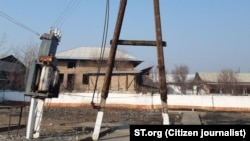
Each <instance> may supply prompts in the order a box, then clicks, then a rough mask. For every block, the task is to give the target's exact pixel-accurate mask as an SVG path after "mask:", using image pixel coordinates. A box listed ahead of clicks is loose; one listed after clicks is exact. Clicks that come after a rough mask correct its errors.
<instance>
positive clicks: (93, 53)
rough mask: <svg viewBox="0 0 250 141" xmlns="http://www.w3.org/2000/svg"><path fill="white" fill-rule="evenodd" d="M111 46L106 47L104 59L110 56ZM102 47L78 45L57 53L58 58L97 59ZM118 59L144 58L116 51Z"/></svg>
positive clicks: (132, 59)
mask: <svg viewBox="0 0 250 141" xmlns="http://www.w3.org/2000/svg"><path fill="white" fill-rule="evenodd" d="M109 52H110V48H107V47H105V51H104V55H103V59H104V60H107V59H108V57H109ZM100 54H101V48H100V47H78V48H74V49H70V50H66V51H62V52H59V53H56V57H57V58H58V59H82V60H93V59H94V60H96V59H99V58H100ZM115 59H116V60H129V61H140V62H142V60H140V59H138V58H136V57H134V56H131V55H129V54H127V53H125V52H122V51H119V50H117V51H116V58H115Z"/></svg>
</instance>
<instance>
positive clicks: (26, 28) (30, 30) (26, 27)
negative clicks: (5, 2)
mask: <svg viewBox="0 0 250 141" xmlns="http://www.w3.org/2000/svg"><path fill="white" fill-rule="evenodd" d="M0 16H1V17H3V18H5V19H6V20H8V21H10V22H12V23H14V24H16V25H18V26H19V27H21V28H23V29H25V30H27V31H29V32H32V33H34V34H36V35H37V36H40V35H41V34H40V33H38V32H36V31H34V30H33V29H31V28H29V27H28V26H25V25H24V24H22V23H21V22H19V21H17V20H16V19H14V18H12V17H10V16H9V15H7V14H5V13H4V12H2V11H0Z"/></svg>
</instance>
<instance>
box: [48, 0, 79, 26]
mask: <svg viewBox="0 0 250 141" xmlns="http://www.w3.org/2000/svg"><path fill="white" fill-rule="evenodd" d="M80 2H81V0H70V1H69V3H68V5H67V7H66V8H65V9H64V11H63V12H62V13H61V15H60V16H59V17H58V18H57V20H56V21H55V23H54V24H53V26H52V27H61V26H62V25H63V24H64V23H65V22H66V20H67V19H68V18H69V16H70V14H72V12H73V10H75V9H76V7H77V6H78V5H79V3H80Z"/></svg>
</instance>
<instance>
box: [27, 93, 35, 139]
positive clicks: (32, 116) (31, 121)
mask: <svg viewBox="0 0 250 141" xmlns="http://www.w3.org/2000/svg"><path fill="white" fill-rule="evenodd" d="M36 104H37V100H36V99H35V98H33V97H32V98H31V100H30V111H29V117H28V123H27V130H26V139H31V138H32V136H33V129H34V120H35V110H36Z"/></svg>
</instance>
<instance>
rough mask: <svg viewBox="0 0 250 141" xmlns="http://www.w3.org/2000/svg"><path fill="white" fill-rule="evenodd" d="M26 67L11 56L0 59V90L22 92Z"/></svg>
mask: <svg viewBox="0 0 250 141" xmlns="http://www.w3.org/2000/svg"><path fill="white" fill-rule="evenodd" d="M25 72H26V67H25V66H24V64H23V63H22V62H20V61H19V60H18V59H17V58H15V57H14V56H13V55H9V56H5V57H2V58H0V90H24V87H25Z"/></svg>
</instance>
